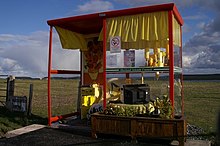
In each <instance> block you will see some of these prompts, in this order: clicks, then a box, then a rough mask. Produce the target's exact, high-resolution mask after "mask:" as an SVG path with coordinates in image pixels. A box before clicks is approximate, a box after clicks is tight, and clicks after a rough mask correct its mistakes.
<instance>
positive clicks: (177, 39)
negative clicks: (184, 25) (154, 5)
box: [173, 16, 181, 46]
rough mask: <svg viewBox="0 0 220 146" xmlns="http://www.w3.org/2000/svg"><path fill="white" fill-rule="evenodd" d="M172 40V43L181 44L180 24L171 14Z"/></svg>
mask: <svg viewBox="0 0 220 146" xmlns="http://www.w3.org/2000/svg"><path fill="white" fill-rule="evenodd" d="M173 41H174V45H177V46H181V33H180V25H179V23H178V22H177V20H176V19H175V17H174V16H173Z"/></svg>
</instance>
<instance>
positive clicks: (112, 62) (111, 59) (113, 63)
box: [107, 54, 117, 67]
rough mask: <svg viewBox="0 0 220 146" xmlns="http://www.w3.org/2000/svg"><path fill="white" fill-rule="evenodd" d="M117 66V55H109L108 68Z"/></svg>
mask: <svg viewBox="0 0 220 146" xmlns="http://www.w3.org/2000/svg"><path fill="white" fill-rule="evenodd" d="M116 66H117V55H116V54H114V55H108V56H107V67H116Z"/></svg>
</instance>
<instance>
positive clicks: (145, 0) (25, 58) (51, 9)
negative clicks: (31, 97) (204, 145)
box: [0, 0, 220, 77]
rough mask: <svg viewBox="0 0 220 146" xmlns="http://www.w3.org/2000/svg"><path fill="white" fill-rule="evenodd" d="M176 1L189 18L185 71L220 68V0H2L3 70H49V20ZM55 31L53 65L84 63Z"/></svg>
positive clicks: (209, 71)
mask: <svg viewBox="0 0 220 146" xmlns="http://www.w3.org/2000/svg"><path fill="white" fill-rule="evenodd" d="M170 2H173V3H175V4H176V6H177V8H178V10H179V12H180V14H181V16H182V18H183V20H184V25H183V73H184V74H204V73H205V74H216V73H220V27H219V26H220V1H219V0H209V1H207V0H153V1H152V0H19V1H18V0H16V1H15V0H1V1H0V22H1V23H0V75H15V76H32V77H44V76H47V62H48V58H47V57H48V42H49V26H48V25H47V20H51V19H56V18H63V17H70V16H75V15H82V14H88V13H94V12H101V11H109V10H118V9H125V8H131V7H138V6H146V5H154V4H162V3H170ZM61 48H62V47H61V45H60V42H59V39H58V36H57V35H56V33H55V35H54V37H53V49H54V52H53V68H54V69H75V70H77V69H79V63H78V60H79V56H78V53H77V52H76V51H74V50H68V51H67V50H63V49H61Z"/></svg>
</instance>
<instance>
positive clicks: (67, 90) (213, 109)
mask: <svg viewBox="0 0 220 146" xmlns="http://www.w3.org/2000/svg"><path fill="white" fill-rule="evenodd" d="M4 82H5V80H3V79H1V80H0V88H4V87H5V86H6V84H5V83H4ZM30 84H33V85H34V94H33V109H32V114H33V115H32V116H30V117H25V116H22V115H21V114H19V113H11V112H9V111H7V110H6V109H5V108H3V107H2V106H1V107H0V137H1V134H3V133H5V132H7V131H8V130H12V129H15V128H18V127H22V126H25V125H28V124H32V123H41V124H47V119H46V118H47V80H18V79H17V80H16V81H15V95H16V96H27V97H28V96H29V86H30ZM78 86H79V80H74V79H71V80H52V86H51V91H52V114H53V115H59V114H66V113H71V112H75V111H76V105H77V98H78V89H79V88H78ZM219 89H220V81H219V82H215V81H199V82H196V81H195V82H194V81H186V82H184V102H185V104H184V106H185V116H186V118H187V122H188V123H190V124H193V125H196V126H198V127H201V128H203V129H204V130H205V132H206V133H212V132H215V131H216V125H217V115H218V112H219V111H220V90H219ZM1 94H4V92H1ZM0 100H1V101H2V100H4V97H1V98H0Z"/></svg>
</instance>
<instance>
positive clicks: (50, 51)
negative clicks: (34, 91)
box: [47, 26, 53, 126]
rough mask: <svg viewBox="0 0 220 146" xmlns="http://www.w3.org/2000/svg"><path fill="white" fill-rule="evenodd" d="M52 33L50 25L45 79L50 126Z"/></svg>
mask: <svg viewBox="0 0 220 146" xmlns="http://www.w3.org/2000/svg"><path fill="white" fill-rule="evenodd" d="M52 35H53V27H52V26H50V38H49V54H48V79H47V82H48V83H47V94H48V125H49V126H51V93H50V86H51V85H50V83H51V80H50V79H51V78H50V77H51V67H52Z"/></svg>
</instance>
